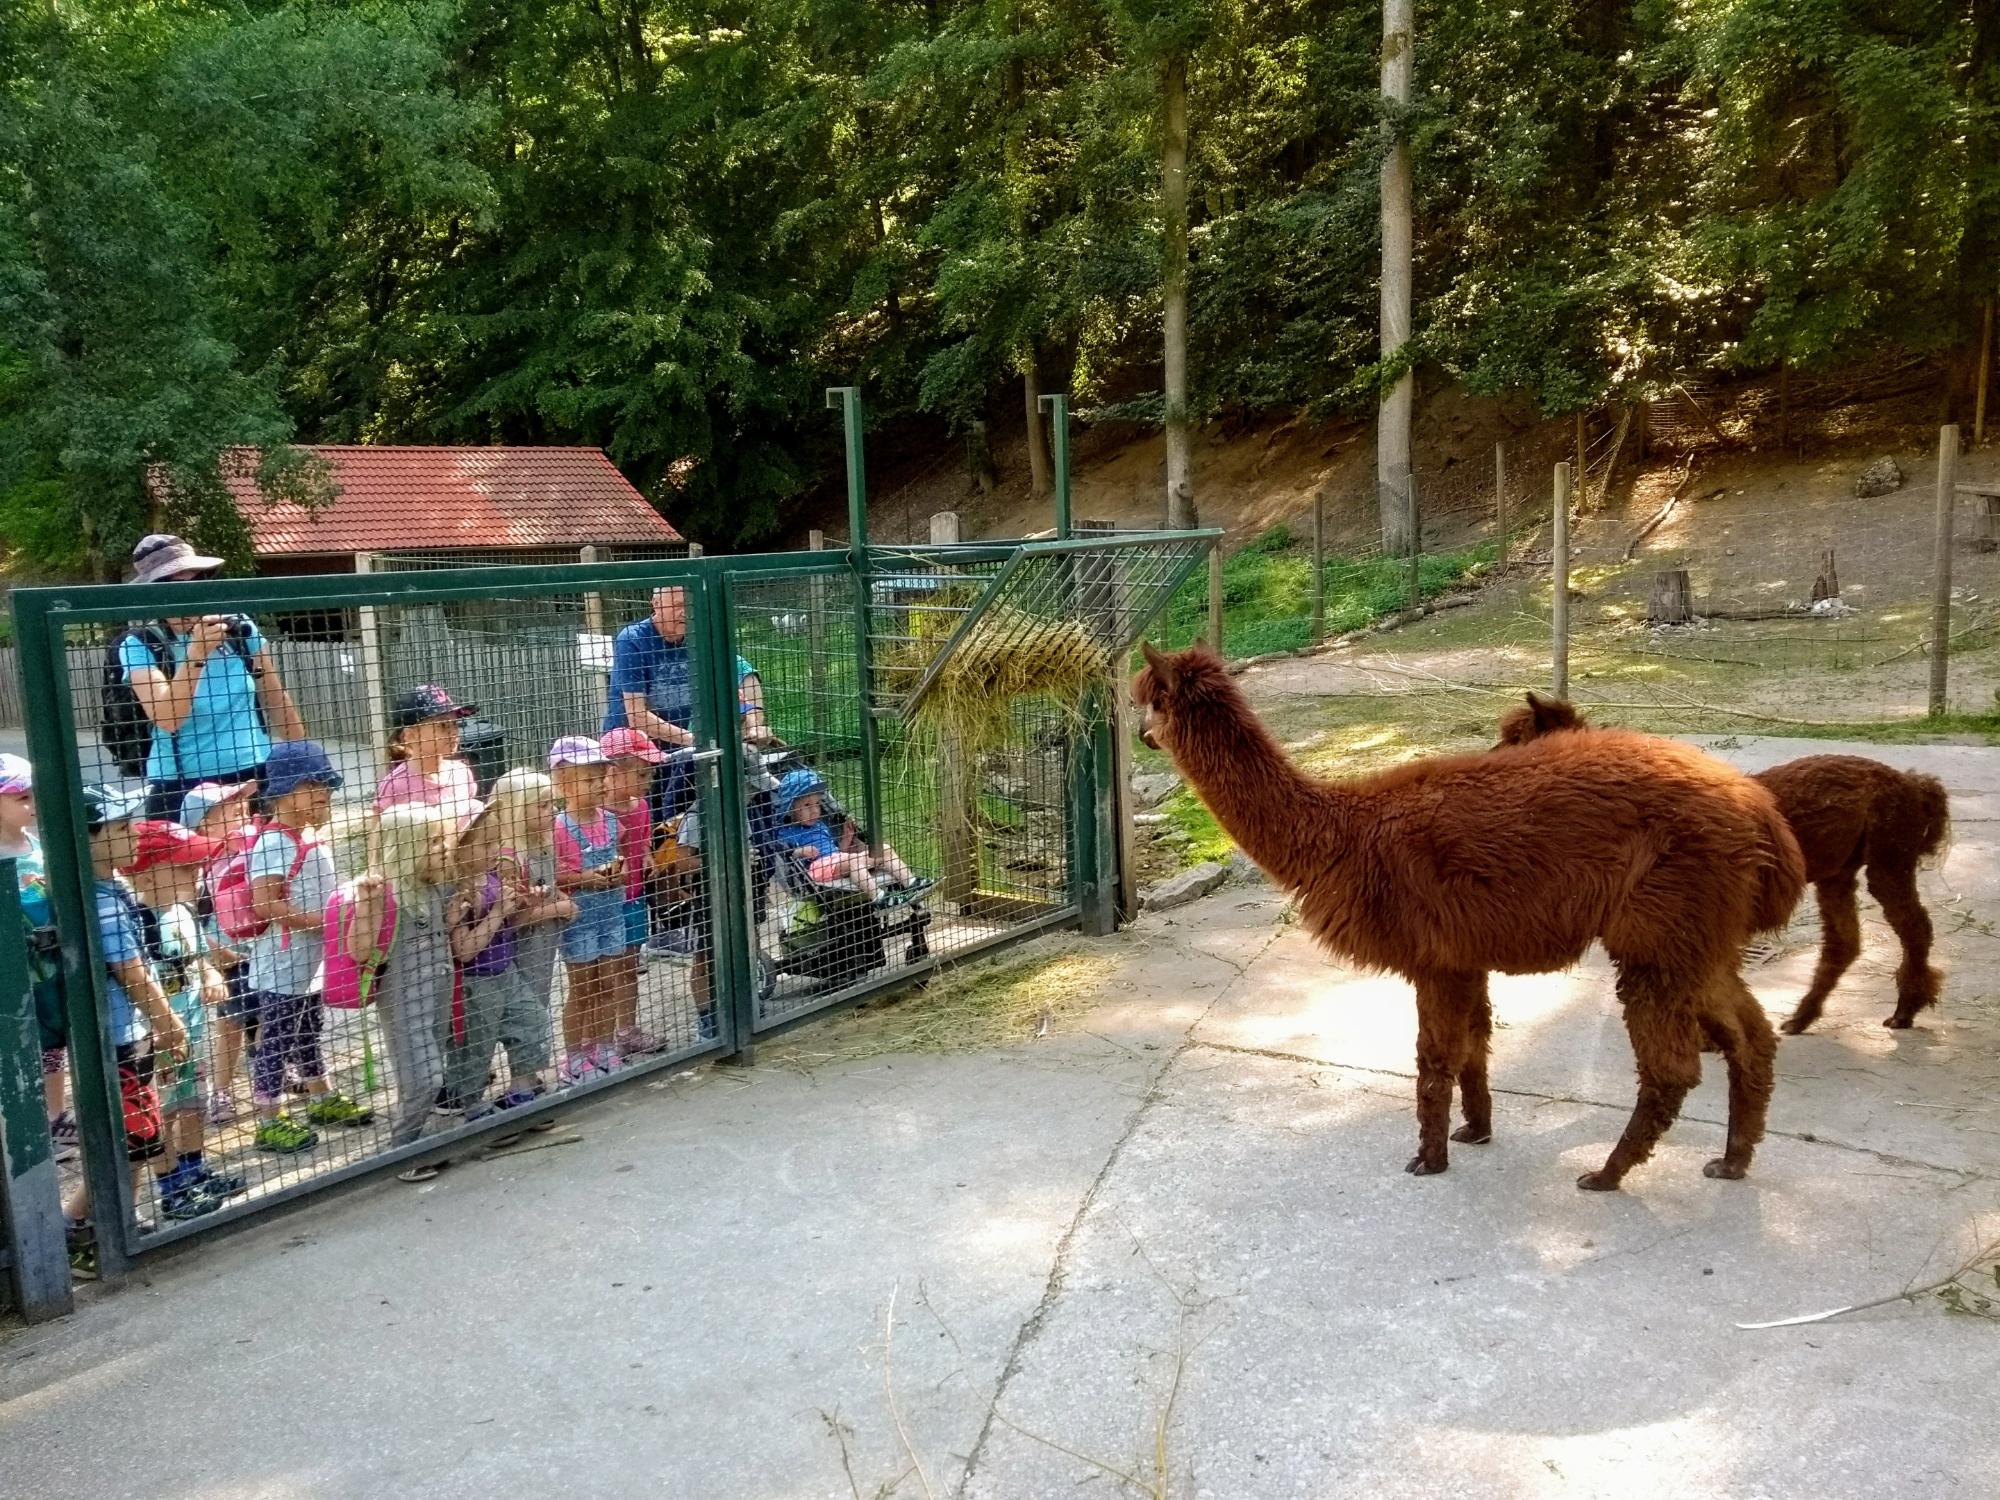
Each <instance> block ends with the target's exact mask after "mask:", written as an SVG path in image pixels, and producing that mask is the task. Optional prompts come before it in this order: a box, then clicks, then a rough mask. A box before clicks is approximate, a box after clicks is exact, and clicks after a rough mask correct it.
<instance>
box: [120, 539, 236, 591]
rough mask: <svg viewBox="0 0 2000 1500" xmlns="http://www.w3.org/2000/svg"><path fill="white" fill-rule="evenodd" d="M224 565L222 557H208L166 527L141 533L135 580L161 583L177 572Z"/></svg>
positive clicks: (135, 554) (135, 553)
mask: <svg viewBox="0 0 2000 1500" xmlns="http://www.w3.org/2000/svg"><path fill="white" fill-rule="evenodd" d="M221 566H222V559H221V558H219V557H204V556H203V555H202V554H201V553H199V552H197V551H195V550H194V545H193V543H191V542H186V541H183V540H182V539H181V538H180V537H177V536H173V535H171V534H170V533H167V532H164V531H156V532H154V533H153V534H152V535H151V536H143V537H140V538H139V545H138V546H136V547H134V548H133V549H132V581H133V582H134V583H158V582H159V581H160V580H161V579H163V578H172V577H173V576H174V575H175V574H176V573H213V572H214V571H215V570H216V569H217V568H219V567H221Z"/></svg>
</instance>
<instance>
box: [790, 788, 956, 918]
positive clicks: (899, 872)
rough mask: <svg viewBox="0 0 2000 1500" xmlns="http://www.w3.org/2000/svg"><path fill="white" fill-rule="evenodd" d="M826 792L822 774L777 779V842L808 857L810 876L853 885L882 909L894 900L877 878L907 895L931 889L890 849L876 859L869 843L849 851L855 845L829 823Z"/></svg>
mask: <svg viewBox="0 0 2000 1500" xmlns="http://www.w3.org/2000/svg"><path fill="white" fill-rule="evenodd" d="M825 791H826V781H825V779H824V778H822V777H821V776H820V774H819V772H817V771H803V770H802V771H787V772H786V773H785V774H784V775H783V776H782V777H780V778H779V779H778V790H777V793H776V801H777V808H778V842H780V843H781V844H783V845H784V846H785V847H786V848H787V849H792V850H795V851H797V852H799V853H802V854H803V855H805V856H806V859H807V864H806V874H807V875H809V876H811V877H812V879H813V880H814V881H816V882H817V883H819V884H820V885H830V884H832V883H833V882H835V881H837V880H848V881H852V882H853V883H854V888H855V889H856V890H858V891H860V892H861V894H862V895H864V896H866V897H867V898H868V899H869V900H870V901H873V902H875V903H877V904H878V905H882V904H886V903H887V902H888V901H889V899H890V892H889V891H888V890H885V889H883V888H882V887H881V885H880V884H879V883H878V882H877V881H876V878H875V877H876V875H877V874H878V873H879V874H882V875H886V876H887V877H888V879H889V884H890V886H892V887H894V888H895V889H896V890H898V891H900V892H904V893H907V896H914V895H916V894H918V893H919V892H922V891H924V890H927V889H928V888H929V887H930V885H931V884H932V882H930V881H928V880H920V879H919V878H918V877H917V876H916V875H914V874H912V873H911V871H910V867H909V866H908V865H906V864H904V863H903V858H902V856H901V855H899V854H898V853H897V852H896V851H895V850H894V849H891V848H890V847H889V846H888V845H887V844H884V845H883V846H882V852H881V853H880V854H871V853H870V852H869V850H868V847H867V846H866V845H865V844H854V845H853V846H852V847H848V843H849V842H850V841H846V840H843V839H842V837H841V836H840V835H839V834H836V833H835V832H834V831H833V828H832V826H831V825H830V824H829V823H828V822H827V820H826V807H825V803H824V802H823V800H822V796H821V794H822V793H824V792H825ZM842 831H843V832H845V829H843V830H842Z"/></svg>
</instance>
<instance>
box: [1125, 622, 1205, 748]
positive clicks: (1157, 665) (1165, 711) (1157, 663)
mask: <svg viewBox="0 0 2000 1500" xmlns="http://www.w3.org/2000/svg"><path fill="white" fill-rule="evenodd" d="M1139 649H1140V650H1141V651H1142V652H1144V653H1145V656H1146V665H1145V666H1143V667H1141V668H1140V669H1139V674H1138V675H1137V676H1136V677H1134V678H1133V679H1132V701H1133V702H1134V703H1135V704H1137V705H1138V706H1139V711H1140V715H1141V717H1140V721H1139V738H1140V739H1142V740H1144V741H1145V742H1146V744H1147V745H1149V746H1150V747H1151V748H1153V749H1155V750H1165V751H1166V752H1167V753H1168V754H1172V753H1173V750H1174V727H1175V722H1176V720H1185V719H1186V717H1187V715H1188V713H1189V712H1190V711H1191V710H1192V709H1194V708H1195V707H1196V706H1197V705H1198V704H1200V703H1201V702H1202V701H1203V700H1204V699H1206V698H1210V697H1212V696H1214V694H1215V691H1216V689H1217V688H1218V687H1220V688H1223V689H1225V690H1226V689H1227V688H1228V687H1229V673H1228V671H1227V670H1226V669H1225V668H1224V667H1223V665H1222V658H1221V657H1219V656H1217V655H1216V654H1215V653H1214V652H1213V651H1211V650H1209V649H1208V647H1206V646H1199V645H1197V646H1190V647H1188V649H1187V650H1185V651H1156V650H1154V649H1153V646H1152V643H1151V642H1149V641H1142V642H1140V644H1139Z"/></svg>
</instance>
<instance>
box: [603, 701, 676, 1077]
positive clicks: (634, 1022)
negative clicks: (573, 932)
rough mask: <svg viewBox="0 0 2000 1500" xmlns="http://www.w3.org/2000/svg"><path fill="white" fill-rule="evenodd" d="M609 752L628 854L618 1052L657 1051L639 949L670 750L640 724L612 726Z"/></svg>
mask: <svg viewBox="0 0 2000 1500" xmlns="http://www.w3.org/2000/svg"><path fill="white" fill-rule="evenodd" d="M598 749H600V750H602V751H603V752H604V759H605V761H606V765H605V768H604V805H605V806H606V807H608V808H610V809H611V811H612V812H613V813H614V814H616V815H617V818H618V844H619V850H618V852H619V853H620V854H621V855H623V856H624V859H625V949H624V951H623V952H622V953H620V954H619V955H618V957H617V959H616V960H615V961H614V964H613V968H612V988H611V1008H612V1016H613V1018H614V1021H615V1024H616V1027H617V1031H616V1034H615V1035H614V1036H613V1038H612V1042H613V1045H614V1046H616V1047H617V1049H618V1052H619V1055H620V1056H622V1057H631V1056H632V1055H634V1054H635V1053H641V1052H657V1051H659V1050H660V1043H659V1040H658V1038H656V1037H653V1036H650V1035H648V1034H647V1033H646V1032H644V1031H641V1030H640V1029H639V949H640V947H641V945H642V944H644V943H645V941H646V874H647V871H648V870H650V869H651V867H652V861H651V859H650V857H649V856H650V855H651V854H652V852H653V808H652V803H651V801H650V799H649V797H648V793H649V791H650V789H651V787H652V785H653V768H654V767H655V766H658V765H660V764H662V763H663V762H664V761H665V760H666V756H664V755H662V754H661V753H660V750H659V747H658V746H657V745H655V744H654V743H653V742H652V740H651V739H650V738H649V737H648V736H647V735H646V734H644V733H643V732H642V731H640V730H637V729H613V730H611V731H610V732H609V733H607V734H606V735H605V736H604V738H603V739H601V740H599V741H598Z"/></svg>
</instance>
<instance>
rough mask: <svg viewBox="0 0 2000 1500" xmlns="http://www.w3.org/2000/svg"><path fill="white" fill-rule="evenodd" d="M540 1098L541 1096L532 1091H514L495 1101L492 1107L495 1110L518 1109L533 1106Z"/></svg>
mask: <svg viewBox="0 0 2000 1500" xmlns="http://www.w3.org/2000/svg"><path fill="white" fill-rule="evenodd" d="M541 1097H542V1096H541V1094H540V1093H538V1092H537V1091H536V1090H534V1089H514V1090H512V1091H510V1092H508V1093H505V1094H502V1095H501V1096H500V1097H499V1098H498V1099H495V1100H494V1101H493V1107H494V1108H495V1109H520V1108H521V1107H522V1106H524V1105H528V1104H533V1103H534V1102H535V1101H536V1100H537V1099H539V1098H541Z"/></svg>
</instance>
